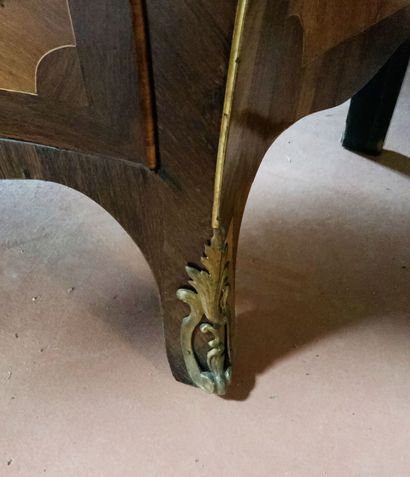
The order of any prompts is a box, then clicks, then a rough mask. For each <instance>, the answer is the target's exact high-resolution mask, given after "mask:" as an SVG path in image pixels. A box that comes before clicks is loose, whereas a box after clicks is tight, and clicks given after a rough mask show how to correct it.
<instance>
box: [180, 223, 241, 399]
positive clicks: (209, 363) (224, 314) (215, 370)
mask: <svg viewBox="0 0 410 477" xmlns="http://www.w3.org/2000/svg"><path fill="white" fill-rule="evenodd" d="M201 263H202V267H197V266H195V267H194V266H187V267H186V272H187V274H188V276H189V278H190V280H189V285H190V286H191V287H192V288H180V289H179V290H178V291H177V297H178V298H179V299H180V300H182V301H183V302H184V303H186V304H187V305H189V307H190V314H189V315H188V316H186V317H185V318H184V319H183V321H182V324H181V347H182V354H183V357H184V361H185V365H186V369H187V372H188V374H189V376H190V378H191V379H192V382H193V383H194V384H195V385H196V386H198V387H199V388H201V389H203V390H204V391H206V392H208V393H214V394H217V395H224V394H225V393H226V390H227V386H228V384H229V382H230V380H231V358H230V346H229V341H230V340H229V335H230V330H229V326H230V320H231V316H232V315H233V313H231V311H230V301H229V299H228V298H229V293H230V290H231V287H230V284H229V266H230V262H229V250H228V243H227V242H226V240H224V234H223V233H222V232H221V230H219V229H214V230H213V236H212V238H211V240H210V242H209V243H208V244H206V245H205V252H204V256H203V257H202V258H201ZM198 332H199V333H203V334H205V335H207V336H208V337H209V341H208V346H209V348H208V350H207V352H206V369H202V367H201V364H200V362H199V360H198V351H197V350H196V349H195V334H196V333H198Z"/></svg>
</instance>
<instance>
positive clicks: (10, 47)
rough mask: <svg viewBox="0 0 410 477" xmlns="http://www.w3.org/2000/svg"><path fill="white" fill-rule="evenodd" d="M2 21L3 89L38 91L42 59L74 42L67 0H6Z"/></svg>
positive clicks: (0, 63)
mask: <svg viewBox="0 0 410 477" xmlns="http://www.w3.org/2000/svg"><path fill="white" fill-rule="evenodd" d="M0 24H1V28H0V89H6V90H10V91H20V92H26V93H31V94H36V93H37V81H36V79H37V78H36V72H37V66H38V65H39V63H40V62H41V60H42V58H43V57H45V56H46V55H47V54H48V53H49V52H50V51H52V50H55V49H57V48H61V47H64V46H67V45H70V46H74V45H75V37H74V32H73V29H72V25H71V18H70V12H69V9H68V4H67V0H41V1H40V0H19V1H17V2H16V1H12V0H6V1H4V2H3V6H2V7H1V8H0Z"/></svg>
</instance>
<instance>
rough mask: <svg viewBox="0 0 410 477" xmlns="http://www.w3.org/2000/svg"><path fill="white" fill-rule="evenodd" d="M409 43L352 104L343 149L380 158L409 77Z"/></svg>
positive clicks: (359, 93)
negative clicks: (396, 107)
mask: <svg viewBox="0 0 410 477" xmlns="http://www.w3.org/2000/svg"><path fill="white" fill-rule="evenodd" d="M409 55H410V41H407V42H406V43H404V44H403V45H401V46H400V47H399V48H398V49H397V50H396V51H395V53H394V54H393V55H392V56H391V58H390V59H389V60H388V61H387V63H386V64H385V65H384V66H383V67H382V68H381V69H380V70H379V71H378V72H377V74H376V75H375V76H374V77H373V78H372V79H371V80H370V81H369V82H368V83H367V84H366V85H365V86H364V87H363V88H362V89H361V90H360V91H359V92H358V93H356V94H355V95H354V96H353V97H352V100H351V102H350V107H349V112H348V115H347V120H346V129H345V132H344V135H343V139H342V145H343V147H345V148H346V149H349V150H350V151H355V152H362V153H364V154H371V155H379V154H380V153H381V151H382V149H383V144H384V140H385V138H386V134H387V130H388V128H389V125H390V121H391V118H392V116H393V111H394V108H395V105H396V102H397V98H398V96H399V93H400V88H401V85H402V83H403V79H404V76H405V74H406V69H407V64H408V62H409Z"/></svg>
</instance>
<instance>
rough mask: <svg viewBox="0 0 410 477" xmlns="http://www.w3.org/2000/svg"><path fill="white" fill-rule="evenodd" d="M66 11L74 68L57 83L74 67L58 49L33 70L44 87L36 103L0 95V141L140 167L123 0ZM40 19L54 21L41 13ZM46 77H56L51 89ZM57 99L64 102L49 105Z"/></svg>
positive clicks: (140, 125)
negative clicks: (70, 24) (102, 157)
mask: <svg viewBox="0 0 410 477" xmlns="http://www.w3.org/2000/svg"><path fill="white" fill-rule="evenodd" d="M27 1H28V0H27ZM59 1H61V0H59ZM11 3H13V4H14V3H18V2H10V4H11ZM32 3H33V4H34V3H35V4H37V3H38V4H41V5H43V7H44V4H43V3H42V2H40V1H38V0H36V1H35V2H34V1H33V2H32ZM7 5H8V3H7V2H6V3H5V7H4V8H2V9H0V15H1V12H2V11H7V8H8V7H7ZM30 5H31V3H30ZM69 7H70V12H71V17H72V22H73V28H74V32H75V38H76V48H75V51H76V54H78V59H79V60H78V62H79V65H76V66H75V67H74V68H73V69H71V71H69V75H68V77H67V78H64V80H62V79H61V78H62V77H63V74H64V73H67V72H68V70H67V66H68V65H70V64H72V62H73V56H72V55H73V52H72V51H70V49H68V48H64V49H62V50H58V51H55V52H53V53H51V54H50V55H49V56H50V58H47V61H45V64H43V65H41V66H40V69H41V75H39V79H40V80H46V84H44V85H43V84H42V83H41V82H40V83H39V84H38V90H39V91H40V92H41V95H39V96H38V97H36V96H31V95H23V94H20V93H13V92H8V91H0V135H1V136H3V137H8V138H13V139H19V140H24V141H30V142H34V143H38V144H46V145H49V146H55V147H61V148H64V149H69V150H77V151H82V152H86V153H101V154H107V155H112V156H113V157H118V158H120V159H124V160H128V161H132V162H139V163H142V164H147V159H146V146H145V138H144V118H143V114H142V111H141V103H140V97H139V77H138V68H137V64H136V51H135V39H134V29H133V23H132V15H131V5H130V3H129V0H89V1H87V2H84V1H82V0H70V1H69ZM52 11H53V10H52ZM41 12H42V14H43V15H44V16H45V17H46V18H47V22H52V21H53V17H52V16H49V15H48V13H47V10H46V9H42V10H41ZM1 22H2V17H1V16H0V25H2V23H1ZM13 32H14V33H13ZM9 34H10V35H12V38H13V35H14V36H16V35H17V34H19V33H18V30H12V31H10V32H9ZM53 56H54V58H53ZM56 65H57V67H59V70H58V71H55V70H54V68H55V67H56ZM80 72H81V76H80ZM52 77H53V78H54V80H56V79H57V78H58V77H60V80H59V82H58V84H55V85H54V86H53V85H51V78H52ZM65 81H66V82H67V89H66V90H65V91H63V88H61V86H63V85H64V82H65ZM56 92H57V93H58V95H59V98H60V99H61V98H63V96H65V98H64V100H63V101H56ZM85 97H86V100H85V99H84V98H85ZM84 106H86V107H84Z"/></svg>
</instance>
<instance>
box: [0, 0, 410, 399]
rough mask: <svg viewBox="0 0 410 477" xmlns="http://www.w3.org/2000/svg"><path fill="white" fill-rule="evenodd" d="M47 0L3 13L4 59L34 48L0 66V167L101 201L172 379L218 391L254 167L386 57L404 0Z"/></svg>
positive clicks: (401, 29) (227, 374) (224, 377)
mask: <svg viewBox="0 0 410 477" xmlns="http://www.w3.org/2000/svg"><path fill="white" fill-rule="evenodd" d="M44 1H47V2H48V3H47V4H48V5H49V11H50V12H52V14H53V19H52V20H53V21H52V22H47V21H46V22H44V21H43V20H44V18H43V16H42V15H43V12H44V11H46V9H40V10H36V11H35V12H34V13H35V15H34V14H33V12H31V10H30V9H32V8H34V7H36V8H37V6H36V5H35V2H31V1H30V0H21V1H19V2H6V3H5V8H4V9H2V10H4V12H2V16H0V22H1V21H3V22H4V24H1V25H0V26H2V27H5V26H7V27H8V30H7V31H8V32H9V34H10V35H11V36H10V38H9V37H7V35H6V36H4V37H2V38H3V40H2V41H3V43H4V41H5V40H7V41H6V44H7V45H8V46H7V45H6V46H7V48H9V49H7V48H4V44H2V43H1V41H0V52H2V48H3V50H4V51H5V52H6V53H8V55H6V56H8V60H9V62H10V65H12V66H15V62H14V59H15V55H14V54H10V51H11V50H10V48H11V47H12V46H13V45H14V47H16V45H17V47H16V48H17V50H18V51H20V50H22V51H23V50H24V47H25V45H26V44H27V43H28V44H29V45H30V46H31V47H32V48H30V49H29V50H30V51H31V50H33V51H34V50H35V52H36V55H37V56H38V58H40V63H38V64H37V67H36V69H34V68H33V62H32V61H31V60H32V59H33V58H31V56H30V55H28V56H29V60H30V61H29V62H28V64H27V65H26V64H24V65H23V66H22V68H23V67H24V68H23V69H24V71H23V73H24V74H23V75H22V79H25V80H27V81H28V83H27V84H26V83H25V82H24V83H22V85H21V86H18V85H17V86H16V87H15V89H13V85H14V84H16V83H15V82H16V78H18V77H19V74H20V73H21V71H20V70H19V68H20V67H19V68H17V70H16V71H14V70H13V72H12V73H13V74H9V73H10V70H9V69H4V71H2V70H1V65H0V133H1V136H2V139H1V140H0V177H1V178H14V179H19V178H20V179H21V178H25V179H42V180H48V181H54V182H57V183H60V184H63V185H66V186H68V187H72V188H74V189H76V190H78V191H80V192H82V193H84V194H85V195H87V196H88V197H90V198H91V199H93V200H94V201H96V202H97V203H99V204H100V205H101V206H102V207H103V208H104V209H105V210H107V211H108V212H109V213H110V214H111V215H112V216H113V217H114V218H115V219H116V220H117V221H118V222H119V223H120V224H121V225H122V226H123V227H124V229H125V230H126V231H127V232H128V233H129V234H130V236H131V237H132V238H133V239H134V240H135V242H136V243H137V245H138V246H139V247H140V249H141V251H142V253H143V254H144V256H145V258H146V260H147V262H148V263H149V265H150V267H151V269H152V271H153V274H154V276H155V279H156V282H157V285H158V289H159V295H160V300H161V308H162V315H163V320H164V331H165V341H166V347H167V355H168V359H169V363H170V366H171V369H172V372H173V374H174V376H175V378H176V379H178V380H179V381H182V382H185V383H189V384H194V385H196V386H198V387H200V388H201V389H203V390H205V391H207V392H210V393H215V394H218V395H222V394H224V393H225V392H226V391H227V387H228V384H229V382H230V379H231V370H232V362H234V347H233V356H232V353H231V349H232V347H231V343H232V339H231V338H232V335H233V334H234V333H233V327H234V316H235V311H234V299H235V263H236V253H237V247H238V239H239V232H240V226H241V220H242V216H243V212H244V209H245V205H246V200H247V197H248V193H249V190H250V187H251V185H252V181H253V179H254V177H255V174H256V172H257V170H258V167H259V165H260V162H261V161H262V159H263V156H264V155H265V153H266V151H267V150H268V148H269V147H270V145H271V144H272V142H273V141H274V140H275V139H276V138H277V137H278V135H279V134H280V133H281V132H282V131H284V130H285V129H286V128H288V127H289V126H291V125H292V124H293V123H294V122H295V121H297V120H298V119H300V118H302V117H304V116H306V115H308V114H311V113H313V112H315V111H319V110H322V109H325V108H329V107H332V106H335V105H337V104H340V103H341V102H343V101H346V100H347V99H348V98H350V97H351V96H352V95H353V94H355V93H356V92H357V91H358V90H360V88H362V87H363V85H364V84H366V82H368V81H369V78H371V77H372V76H373V75H374V74H375V73H376V72H377V71H378V70H379V69H380V67H381V66H382V65H383V64H384V63H385V62H386V61H387V60H388V58H389V57H391V56H392V54H393V53H394V51H395V50H396V49H397V48H398V46H399V45H401V44H402V43H403V42H404V41H405V40H406V39H407V38H408V36H409V30H410V28H409V26H410V22H409V16H410V4H409V0H394V1H390V0H371V1H370V0H366V1H363V2H357V0H345V1H343V2H330V1H329V2H326V1H324V0H323V1H322V0H320V1H317V2H309V1H302V0H275V1H274V0H224V1H221V0H204V1H201V2H199V1H197V0H192V1H187V0H185V1H177V0H175V1H172V2H164V1H163V0H149V1H147V2H144V1H142V0H132V1H131V2H130V1H129V0H90V1H87V2H84V1H83V0H69V1H68V2H66V1H65V0H58V1H57V0H44ZM28 13H29V15H28ZM50 15H51V13H50ZM70 15H71V19H70ZM5 18H7V19H8V20H7V24H6V22H5V20H4V19H5ZM24 22H27V25H29V26H30V28H34V30H33V31H34V32H35V33H32V36H34V37H35V38H34V39H33V38H31V37H29V38H25V36H24V35H23V36H22V35H20V33H21V32H22V31H23V33H25V32H26V30H27V29H24V28H21V24H23V25H24ZM49 24H52V25H59V28H58V29H56V31H55V32H54V31H53V32H52V33H53V36H52V37H50V38H48V37H47V36H46V35H45V33H47V32H49V28H48V26H49ZM335 26H337V28H336V27H335ZM37 27H38V28H37ZM3 30H4V31H5V28H3ZM3 30H2V31H3ZM27 31H29V30H27ZM30 31H32V30H30ZM16 39H17V40H18V41H17V40H16ZM0 40H1V39H0ZM34 40H36V41H34ZM43 40H47V41H46V42H45V41H43ZM16 41H17V43H16ZM135 41H137V42H142V43H144V42H147V43H146V44H142V45H141V44H138V45H137V47H136V46H135ZM44 50H45V51H46V52H47V51H48V53H47V55H46V56H44V55H43V56H42V53H43V51H44ZM4 51H3V53H4ZM34 65H35V62H34ZM17 66H18V65H17ZM27 71H28V72H29V73H30V74H28V75H27V74H26V73H27ZM33 71H34V72H35V78H34V79H35V81H36V84H35V85H33V84H32V83H33V77H32V76H33ZM27 78H28V79H27ZM5 81H7V83H5ZM2 82H3V83H2ZM2 84H5V85H7V88H6V87H5V86H4V87H3V89H2ZM10 85H11V86H10ZM33 86H35V88H34V87H33ZM30 87H33V91H34V92H33V91H31V90H30V89H29V88H30Z"/></svg>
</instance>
